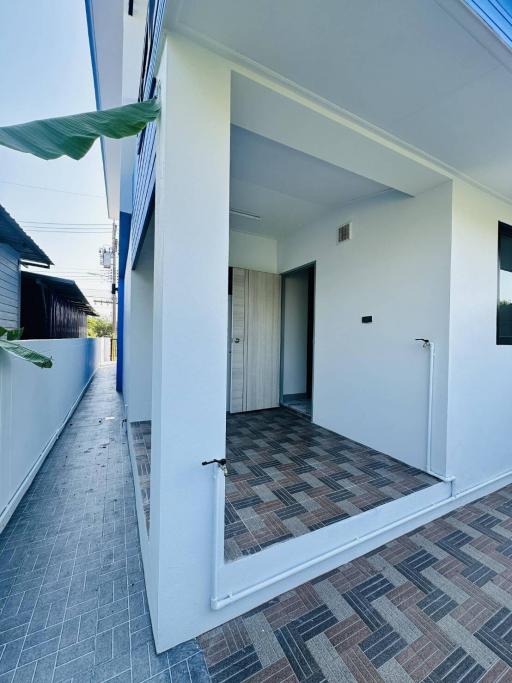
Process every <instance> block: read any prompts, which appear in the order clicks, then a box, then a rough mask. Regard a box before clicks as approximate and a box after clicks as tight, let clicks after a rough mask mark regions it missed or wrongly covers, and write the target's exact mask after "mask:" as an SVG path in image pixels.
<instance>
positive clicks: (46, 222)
mask: <svg viewBox="0 0 512 683" xmlns="http://www.w3.org/2000/svg"><path fill="white" fill-rule="evenodd" d="M18 223H23V224H24V225H29V224H31V225H32V224H34V225H35V224H37V225H64V226H66V225H108V227H109V228H111V227H112V224H111V223H54V222H52V221H24V220H21V219H20V220H19V221H18Z"/></svg>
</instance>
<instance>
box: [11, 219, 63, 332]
mask: <svg viewBox="0 0 512 683" xmlns="http://www.w3.org/2000/svg"><path fill="white" fill-rule="evenodd" d="M29 264H30V265H37V266H42V267H45V268H49V267H50V265H52V262H51V261H50V259H49V258H48V256H47V255H46V254H45V253H44V251H43V250H42V249H40V248H39V247H38V246H37V244H36V243H35V242H34V241H33V240H32V239H31V238H30V237H29V236H28V235H27V234H26V233H25V232H24V231H23V229H22V228H21V227H20V226H19V225H18V223H16V221H15V220H14V218H12V217H11V216H10V215H9V214H8V213H7V211H6V210H5V209H4V208H3V206H0V327H7V328H12V327H19V324H20V302H21V286H20V265H29Z"/></svg>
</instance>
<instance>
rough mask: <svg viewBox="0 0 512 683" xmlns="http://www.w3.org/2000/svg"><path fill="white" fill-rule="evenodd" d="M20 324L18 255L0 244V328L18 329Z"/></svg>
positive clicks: (5, 245)
mask: <svg viewBox="0 0 512 683" xmlns="http://www.w3.org/2000/svg"><path fill="white" fill-rule="evenodd" d="M19 322H20V255H19V254H18V252H16V251H14V249H12V248H11V247H9V246H7V244H0V327H18V326H19Z"/></svg>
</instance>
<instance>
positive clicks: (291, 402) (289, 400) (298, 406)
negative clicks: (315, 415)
mask: <svg viewBox="0 0 512 683" xmlns="http://www.w3.org/2000/svg"><path fill="white" fill-rule="evenodd" d="M283 406H285V407H286V408H290V409H291V410H295V412H297V413H300V414H301V415H305V416H306V417H311V415H312V412H313V402H312V400H311V399H310V398H293V396H283Z"/></svg>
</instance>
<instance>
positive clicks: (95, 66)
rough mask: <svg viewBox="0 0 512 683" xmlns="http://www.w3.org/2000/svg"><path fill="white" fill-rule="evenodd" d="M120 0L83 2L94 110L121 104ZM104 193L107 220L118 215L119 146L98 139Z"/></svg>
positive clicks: (121, 28) (121, 0) (90, 0)
mask: <svg viewBox="0 0 512 683" xmlns="http://www.w3.org/2000/svg"><path fill="white" fill-rule="evenodd" d="M123 4H124V3H123V0H108V2H105V0H85V9H86V15H87V30H88V34H89V47H90V51H91V63H92V72H93V79H94V92H95V95H96V108H97V109H110V108H112V107H119V106H121V105H122V104H123V102H122V75H123V69H122V66H123V64H122V62H123ZM101 152H102V156H103V172H104V176H105V191H106V195H107V207H108V213H109V216H110V218H112V219H116V218H117V217H118V216H119V203H120V197H119V194H120V188H119V177H120V173H121V143H120V142H118V141H117V140H109V139H106V138H101Z"/></svg>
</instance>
